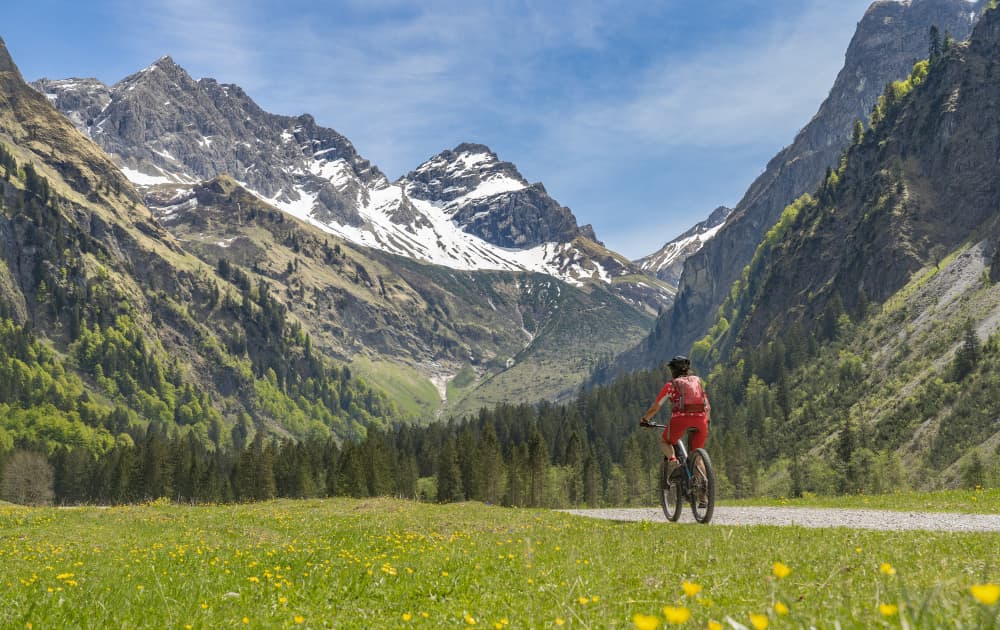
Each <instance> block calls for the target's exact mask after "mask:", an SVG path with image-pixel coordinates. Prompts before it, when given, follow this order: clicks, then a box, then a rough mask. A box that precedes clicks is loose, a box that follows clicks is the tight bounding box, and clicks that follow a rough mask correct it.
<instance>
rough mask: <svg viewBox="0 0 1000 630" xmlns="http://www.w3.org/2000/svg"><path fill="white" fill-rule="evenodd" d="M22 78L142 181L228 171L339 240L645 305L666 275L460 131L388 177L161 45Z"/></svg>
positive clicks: (190, 179)
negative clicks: (108, 65)
mask: <svg viewBox="0 0 1000 630" xmlns="http://www.w3.org/2000/svg"><path fill="white" fill-rule="evenodd" d="M34 85H35V87H36V88H37V89H38V90H39V91H41V92H42V93H44V94H45V95H46V97H47V98H48V99H49V100H50V101H51V102H52V103H53V105H55V106H56V107H57V108H58V109H59V110H60V111H62V112H63V113H64V114H66V115H67V116H68V117H69V118H70V120H72V121H73V123H74V124H75V125H76V126H77V127H78V128H79V129H80V130H81V131H83V132H84V133H85V134H87V135H88V136H90V137H91V138H92V139H93V140H94V141H95V142H97V143H98V144H99V145H100V146H101V147H102V148H104V149H105V151H107V152H108V153H109V154H110V155H113V156H114V157H115V159H116V160H117V161H118V162H119V163H120V164H121V166H122V169H123V172H124V173H125V174H126V175H127V176H128V177H129V178H130V179H131V180H132V182H133V183H134V184H135V185H137V186H139V187H141V188H142V189H143V190H147V189H151V188H154V187H156V186H171V187H174V188H176V187H181V186H190V185H193V184H195V183H197V182H200V181H205V180H210V179H212V178H215V177H217V176H219V175H228V176H230V177H232V178H233V179H234V180H235V181H237V182H238V183H239V184H240V185H241V186H243V187H244V188H246V189H247V190H249V191H251V192H252V193H254V194H255V195H256V196H257V197H259V198H260V199H262V200H265V201H267V202H268V203H270V204H271V205H273V206H275V207H277V208H279V209H281V210H283V211H285V212H287V213H288V214H291V215H292V216H295V217H297V218H299V219H301V220H303V221H305V222H307V223H311V224H312V225H315V226H317V227H318V228H320V229H322V230H324V231H326V232H328V233H330V234H333V235H336V236H339V237H341V238H343V239H345V240H347V241H349V242H351V243H354V244H357V245H362V246H365V247H370V248H372V249H377V250H380V251H384V252H389V253H394V254H398V255H401V256H406V257H409V258H412V259H415V260H419V261H422V262H428V263H433V264H437V265H442V266H446V267H450V268H452V269H460V270H504V271H532V272H539V273H546V274H549V275H552V276H554V277H556V278H559V279H560V280H563V281H566V282H569V283H571V284H574V285H576V286H583V285H585V284H590V283H593V282H597V283H601V284H604V285H610V286H611V287H612V289H613V290H614V291H616V292H619V293H620V294H621V295H622V296H623V297H624V298H625V299H627V300H628V301H629V302H630V303H632V304H633V305H635V306H636V307H639V308H643V309H646V310H647V311H648V312H650V313H652V314H655V313H656V312H657V310H658V309H659V307H660V306H661V305H662V304H663V303H665V302H669V301H670V300H672V298H673V288H672V287H671V286H669V285H666V284H664V283H661V282H658V281H655V279H654V281H650V279H648V278H642V279H641V280H640V279H639V278H641V277H642V276H644V274H643V273H642V271H641V270H640V269H638V268H637V267H635V266H634V265H632V264H631V263H630V262H629V261H628V260H626V259H625V258H624V257H622V256H620V255H617V254H615V253H613V252H610V251H609V250H607V249H605V248H604V247H603V246H602V245H601V244H600V242H599V241H597V237H596V235H595V234H594V231H593V229H592V227H591V226H589V225H588V226H579V225H577V222H576V218H575V217H574V216H573V213H572V212H571V211H570V210H569V209H568V208H566V207H564V206H561V205H560V204H559V203H558V202H556V201H555V200H554V199H552V198H551V197H550V196H549V195H548V193H547V192H546V190H545V187H544V186H543V185H542V184H539V183H535V184H531V183H529V182H528V181H527V180H526V179H525V178H524V177H523V176H522V175H521V173H519V172H518V170H517V168H516V167H515V166H514V165H513V164H511V163H509V162H503V161H501V160H500V159H499V158H498V157H497V155H496V154H495V153H494V152H493V151H491V150H490V149H489V148H488V147H486V146H483V145H476V144H462V145H459V146H457V147H455V148H454V149H452V150H446V151H443V152H441V153H440V154H438V155H436V156H433V157H431V158H430V159H428V160H427V161H426V162H424V163H423V164H421V165H419V166H418V167H417V168H415V169H414V170H413V171H411V172H409V173H408V174H407V175H405V176H404V177H402V178H400V179H399V180H398V181H396V182H390V181H389V180H388V179H387V178H386V176H385V175H384V174H383V173H382V172H381V171H380V170H379V169H378V167H377V166H375V165H373V164H372V163H371V162H369V161H368V160H366V159H364V158H362V157H361V156H360V155H359V154H358V153H357V151H356V150H355V149H354V146H353V145H352V144H351V143H350V141H349V140H347V139H346V138H345V137H343V136H342V135H340V134H339V133H337V132H336V131H334V130H332V129H329V128H326V127H322V126H319V125H318V124H317V123H316V121H315V120H314V119H313V117H312V116H310V115H307V114H306V115H302V116H297V117H290V116H278V115H275V114H270V113H267V112H264V111H263V110H261V109H260V107H259V106H257V104H256V103H254V102H253V100H252V99H250V97H249V96H247V94H246V93H245V92H244V91H243V90H242V89H240V88H239V87H238V86H235V85H228V84H220V83H218V82H217V81H215V80H214V79H207V78H206V79H201V80H198V81H195V80H194V79H192V78H191V76H190V75H189V74H188V73H187V72H186V71H185V70H184V69H183V68H181V67H180V66H178V65H177V64H176V63H175V62H174V61H173V60H172V59H171V58H170V57H163V58H161V59H159V60H158V61H156V62H155V63H153V64H152V65H150V66H149V67H147V68H145V69H143V70H141V71H140V72H137V73H135V74H133V75H131V76H129V77H126V78H125V79H123V80H121V81H119V82H118V83H116V84H115V85H113V86H110V87H109V86H106V85H104V84H103V83H101V82H99V81H97V80H95V79H63V80H46V79H42V80H40V81H37V82H35V83H34Z"/></svg>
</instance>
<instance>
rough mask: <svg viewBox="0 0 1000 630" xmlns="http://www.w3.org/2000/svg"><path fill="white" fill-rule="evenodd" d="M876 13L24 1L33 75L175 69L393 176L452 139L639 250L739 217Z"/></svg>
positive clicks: (810, 3)
mask: <svg viewBox="0 0 1000 630" xmlns="http://www.w3.org/2000/svg"><path fill="white" fill-rule="evenodd" d="M868 4H869V2H868V0H862V1H858V0H835V1H834V0H726V1H725V2H713V3H702V2H694V1H689V0H683V1H681V0H678V1H670V0H664V1H660V2H637V1H636V2H610V1H604V2H601V1H590V0H575V1H565V2H555V1H545V0H536V1H534V2H522V1H518V0H510V1H506V2H489V1H478V0H465V1H464V2H454V1H438V0H421V1H420V2H404V1H401V0H398V1H397V0H382V1H379V0H342V1H337V2H323V1H316V0H313V1H310V2H305V1H301V0H284V1H281V2H278V1H270V0H269V1H262V0H127V1H126V0H90V1H89V2H86V3H65V2H62V1H59V2H56V1H53V0H33V1H32V2H18V3H13V4H12V6H9V7H5V9H4V14H5V19H4V22H3V26H2V27H0V37H3V38H4V40H5V41H6V42H7V46H8V48H9V49H10V52H11V54H12V55H13V57H14V60H15V62H16V63H17V64H18V66H19V67H20V69H21V72H22V74H24V76H25V78H26V79H28V80H29V81H30V80H34V79H38V78H41V77H49V78H65V77H70V76H96V77H97V78H99V79H101V80H103V81H104V82H106V83H109V84H110V83H114V82H116V81H118V80H120V79H122V78H124V77H125V76H127V75H129V74H131V73H133V72H135V71H137V70H139V69H141V68H143V67H145V66H147V65H149V64H150V63H152V62H153V61H154V60H156V59H157V58H159V57H161V56H163V55H165V54H169V55H171V56H172V57H173V58H174V59H175V61H177V63H179V64H180V65H181V66H183V67H184V68H186V69H187V70H188V72H190V73H191V74H192V76H194V77H195V78H201V77H206V76H207V77H213V78H215V79H218V80H219V81H220V82H223V83H236V84H238V85H240V86H242V87H243V88H244V89H246V91H247V93H248V94H249V95H250V96H251V97H252V98H253V99H254V100H256V101H257V102H258V104H260V105H261V106H262V107H263V108H264V109H265V110H268V111H271V112H274V113H279V114H288V115H296V114H300V113H304V112H308V113H311V114H313V115H314V116H315V117H316V119H317V121H318V122H319V123H320V124H322V125H324V126H328V127H333V128H334V129H336V130H337V131H339V132H341V133H342V134H344V135H345V136H347V137H348V138H349V139H351V141H352V142H353V143H354V144H355V146H356V147H357V148H358V150H359V151H360V152H361V154H362V155H364V156H365V157H366V158H368V159H370V160H371V161H373V162H374V163H376V164H377V165H378V166H379V167H380V168H381V169H382V170H383V171H385V172H386V174H387V175H388V176H389V177H390V178H391V179H395V178H396V177H399V176H401V175H403V174H405V173H406V172H407V171H409V170H411V169H413V168H415V167H416V166H417V165H419V164H420V163H421V162H422V161H423V160H425V159H427V158H428V157H430V156H432V155H434V154H436V153H438V152H439V151H441V150H443V149H446V148H452V147H454V146H455V145H457V144H459V143H460V142H465V141H472V142H481V143H483V144H487V145H489V146H490V147H491V148H493V150H494V151H496V153H497V154H498V155H499V156H500V157H501V158H502V159H505V160H508V161H511V162H514V163H515V164H516V165H517V166H518V168H519V169H520V171H521V173H522V174H523V175H524V176H525V178H527V179H528V180H529V181H532V182H535V181H542V182H543V183H544V184H545V186H546V188H547V189H548V191H549V193H550V194H551V195H552V196H553V197H555V198H556V199H557V200H558V201H559V202H560V203H562V204H563V205H566V206H569V207H570V208H571V209H572V210H573V212H574V213H575V214H576V216H577V219H578V220H579V221H580V223H592V224H593V225H594V227H595V230H596V232H597V235H598V237H599V238H601V239H602V240H603V241H605V243H606V244H607V245H608V246H609V247H611V248H612V249H614V250H616V251H619V252H621V253H623V254H625V255H627V256H629V257H630V258H637V257H639V256H642V255H645V254H648V253H651V252H653V251H654V250H656V249H658V248H659V247H660V246H661V245H663V244H664V243H665V242H667V241H668V240H670V239H671V238H673V237H674V236H676V235H677V234H679V233H680V232H682V231H683V230H684V229H686V228H687V227H689V226H690V225H692V224H693V223H695V222H697V221H699V220H701V219H703V218H705V217H706V216H707V215H708V214H709V213H710V212H711V210H712V209H714V208H715V207H716V206H718V205H721V204H725V205H730V206H732V205H735V204H736V202H737V201H739V199H740V197H741V196H742V194H743V192H744V191H745V190H746V188H747V186H748V185H749V184H750V182H751V181H752V180H753V178H754V177H756V176H757V175H758V174H760V172H761V171H762V170H763V168H764V166H765V165H766V163H767V160H768V159H769V158H771V157H772V156H773V155H774V154H775V153H776V152H777V151H778V150H779V149H780V148H781V147H783V146H784V145H786V144H788V143H789V142H790V141H791V140H792V139H793V137H794V135H795V132H796V131H798V129H800V128H801V127H802V126H803V125H804V124H805V123H806V122H808V120H809V119H810V118H811V117H812V115H813V114H814V113H815V112H816V109H817V108H818V107H819V104H820V103H821V102H822V100H823V98H824V97H825V96H826V94H827V92H828V90H829V88H830V86H831V85H832V84H833V80H834V78H835V77H836V74H837V71H838V70H839V69H840V67H841V65H842V64H843V59H844V52H845V51H846V49H847V44H848V43H849V41H850V38H851V35H852V34H853V32H854V27H855V25H856V24H857V22H858V20H860V19H861V16H862V15H863V13H864V11H865V9H866V8H867V6H868Z"/></svg>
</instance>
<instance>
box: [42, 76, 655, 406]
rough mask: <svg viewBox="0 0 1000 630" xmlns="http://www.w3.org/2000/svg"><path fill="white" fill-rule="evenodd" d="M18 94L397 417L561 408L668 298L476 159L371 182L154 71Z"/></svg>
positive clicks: (322, 152)
mask: <svg viewBox="0 0 1000 630" xmlns="http://www.w3.org/2000/svg"><path fill="white" fill-rule="evenodd" d="M33 85H34V87H35V88H36V89H37V90H38V91H39V92H40V93H41V94H44V96H45V98H46V99H47V100H48V101H49V102H50V103H51V104H52V105H53V106H55V107H57V108H58V109H59V110H60V111H62V112H63V113H64V114H65V115H66V117H67V118H68V120H70V121H71V122H72V123H73V124H74V126H76V127H77V129H78V130H80V131H81V132H82V133H83V134H85V135H87V136H88V137H90V138H91V139H93V140H94V141H95V142H96V143H97V144H99V145H100V146H101V147H102V148H103V149H104V151H106V152H107V154H108V155H109V156H111V158H112V159H113V160H115V161H116V162H117V163H118V164H119V166H120V168H121V171H122V172H123V173H124V174H125V176H126V177H128V178H129V179H130V181H131V183H132V184H133V185H134V186H136V187H137V188H138V190H139V191H140V192H141V196H142V202H143V203H144V204H145V206H146V207H148V208H149V209H150V210H151V211H152V213H153V214H154V215H155V217H156V220H157V222H158V224H159V225H161V226H163V228H165V229H166V230H169V231H170V232H171V234H172V235H173V236H174V237H175V238H176V239H178V241H179V242H180V245H181V246H182V247H183V248H184V249H185V251H188V252H191V253H193V254H194V255H196V256H198V257H199V258H200V259H201V260H202V261H204V262H205V263H207V264H209V265H212V266H213V267H216V268H218V267H219V266H220V265H236V266H238V267H239V268H241V269H243V270H244V272H245V273H246V274H248V277H249V278H250V281H251V283H253V284H256V283H258V282H261V281H263V282H265V283H266V284H267V285H268V286H269V287H270V290H271V295H272V296H273V297H274V299H276V300H278V301H279V302H280V303H281V304H282V306H283V307H284V308H286V309H287V311H288V313H289V315H290V316H291V317H293V318H294V319H295V321H296V325H298V326H301V328H302V329H303V330H304V331H305V332H306V333H308V334H309V336H310V340H311V342H312V343H313V344H314V345H313V347H315V348H316V349H317V350H319V351H321V352H323V353H325V354H326V355H327V356H329V357H330V358H332V359H334V360H337V361H342V362H347V363H349V364H350V365H351V366H352V367H353V368H354V369H355V371H357V373H359V374H361V375H363V376H364V377H365V379H366V381H367V382H370V383H373V384H375V385H376V386H378V387H380V388H382V389H383V390H385V391H387V392H389V393H390V395H392V396H393V398H394V399H395V400H396V401H398V403H399V404H400V405H401V406H402V407H404V408H405V410H406V411H407V412H409V413H411V414H414V415H416V416H419V417H425V418H428V417H433V416H434V414H435V413H438V412H439V411H440V409H441V407H442V405H446V406H447V408H448V412H449V413H459V412H471V411H474V410H476V409H478V408H479V407H480V406H482V405H489V404H495V403H499V402H503V401H505V400H508V399H509V398H510V397H511V396H514V397H516V398H517V399H518V400H524V401H537V400H553V399H557V398H559V397H562V396H566V395H568V394H570V393H572V392H573V391H574V389H575V388H576V387H577V386H578V385H579V384H580V383H581V382H582V381H583V380H584V379H585V377H586V375H587V373H588V372H589V371H590V370H591V369H592V368H593V366H594V365H595V363H596V362H597V361H598V360H602V359H603V358H605V357H608V356H612V355H614V354H616V353H617V352H620V351H621V350H622V349H623V348H625V347H627V346H628V345H630V344H634V343H635V342H636V341H638V339H639V338H641V336H642V335H643V334H644V332H645V331H646V330H648V327H649V323H650V318H651V316H652V315H655V313H656V312H657V311H658V310H659V309H660V308H661V307H662V305H663V304H664V303H668V302H669V301H670V300H672V299H673V291H674V289H673V287H672V286H671V285H670V284H668V283H666V282H663V281H661V280H659V279H657V278H655V277H653V276H651V275H647V274H645V273H644V272H643V271H642V270H641V269H640V268H639V267H638V266H636V265H634V264H632V263H630V262H629V261H628V260H626V259H625V258H624V257H622V256H620V255H618V254H615V253H614V252H611V251H609V250H607V249H606V248H604V247H603V245H601V243H600V242H599V241H597V238H596V235H595V234H594V232H593V229H592V228H591V227H590V226H579V225H578V224H577V222H576V218H575V217H574V216H573V214H572V212H571V211H570V210H569V209H568V208H565V207H563V206H561V205H560V204H558V203H557V202H556V201H555V200H553V199H552V198H551V197H550V196H549V195H548V194H547V192H546V190H545V188H544V186H543V185H542V184H539V183H535V184H531V183H529V182H528V181H527V180H526V179H525V178H524V177H523V176H522V175H521V174H520V173H519V172H518V170H517V168H516V167H515V166H514V165H513V164H511V163H509V162H503V161H501V160H500V159H499V158H498V157H497V155H496V154H495V153H494V152H493V151H492V150H490V149H489V148H488V147H486V146H484V145H477V144H468V143H467V144H462V145H459V146H457V147H455V148H454V149H453V150H447V151H443V152H442V153H440V154H438V155H436V156H434V157H432V158H430V159H429V160H427V161H426V162H425V163H423V164H421V165H420V166H418V167H417V168H415V169H414V170H413V171H411V172H410V173H408V174H407V175H405V176H404V177H402V178H400V179H399V180H398V181H396V182H390V181H389V180H388V179H387V178H386V177H385V175H384V174H383V173H382V172H381V171H379V169H378V168H377V167H376V166H374V165H373V164H372V163H371V162H369V161H368V160H366V159H364V158H362V157H361V156H360V155H358V153H357V151H356V150H355V149H354V147H353V145H352V144H351V143H350V142H349V141H348V140H347V139H346V138H344V137H343V136H341V135H340V134H338V133H337V132H336V131H334V130H332V129H329V128H325V127H321V126H319V125H317V124H316V122H315V120H314V119H313V118H312V117H311V116H308V115H303V116H298V117H288V116H277V115H274V114H269V113H267V112H264V111H262V110H261V109H260V108H259V107H258V106H257V105H256V104H255V103H254V102H253V101H252V100H251V99H250V98H249V97H248V96H247V95H246V94H245V92H244V91H243V90H242V89H240V88H239V87H238V86H234V85H223V84H219V83H218V82H216V81H215V80H212V79H201V80H199V81H195V80H194V79H192V78H191V77H190V76H189V75H188V74H187V72H185V71H184V70H183V69H182V68H181V67H180V66H178V65H177V64H176V63H174V62H173V60H172V59H170V58H169V57H163V58H161V59H159V60H157V61H156V62H155V63H154V64H152V65H150V66H149V67H147V68H145V69H144V70H142V71H140V72H138V73H135V74H133V75H131V76H129V77H127V78H125V79H123V80H122V81H120V82H118V83H117V84H115V85H114V86H110V87H109V86H106V85H104V84H102V83H101V82H99V81H96V80H94V79H65V80H55V81H53V80H46V79H43V80H40V81H37V82H35V83H34V84H33ZM539 374H541V375H542V376H538V375H539Z"/></svg>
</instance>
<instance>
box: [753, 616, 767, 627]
mask: <svg viewBox="0 0 1000 630" xmlns="http://www.w3.org/2000/svg"><path fill="white" fill-rule="evenodd" d="M767 623H768V621H767V615H750V625H751V626H753V627H754V630H767Z"/></svg>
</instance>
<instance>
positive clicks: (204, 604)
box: [201, 602, 208, 610]
mask: <svg viewBox="0 0 1000 630" xmlns="http://www.w3.org/2000/svg"><path fill="white" fill-rule="evenodd" d="M207 608H208V604H206V603H205V602H202V603H201V609H202V610H205V609H207Z"/></svg>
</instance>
